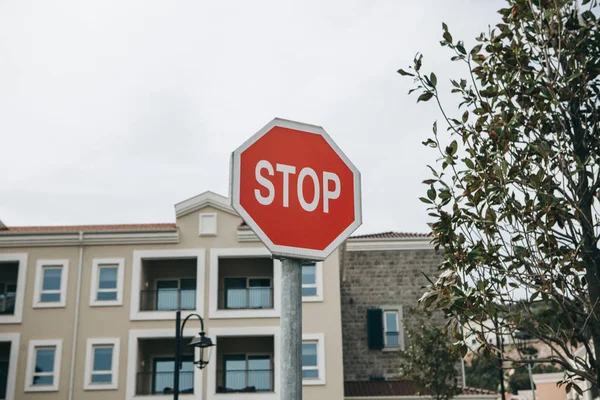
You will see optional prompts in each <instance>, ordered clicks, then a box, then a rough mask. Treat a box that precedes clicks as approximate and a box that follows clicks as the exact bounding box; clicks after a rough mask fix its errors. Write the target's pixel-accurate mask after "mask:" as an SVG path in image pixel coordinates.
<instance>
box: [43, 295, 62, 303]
mask: <svg viewBox="0 0 600 400" xmlns="http://www.w3.org/2000/svg"><path fill="white" fill-rule="evenodd" d="M40 301H41V302H42V303H53V302H56V301H60V293H42V295H41V296H40Z"/></svg>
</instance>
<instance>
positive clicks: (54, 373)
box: [25, 340, 62, 392]
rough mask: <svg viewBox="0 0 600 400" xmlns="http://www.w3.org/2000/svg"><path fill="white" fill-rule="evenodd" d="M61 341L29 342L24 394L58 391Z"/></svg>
mask: <svg viewBox="0 0 600 400" xmlns="http://www.w3.org/2000/svg"><path fill="white" fill-rule="evenodd" d="M61 353H62V340H30V341H29V353H28V355H27V372H26V378H25V391H26V392H51V391H57V390H58V383H59V380H60V364H61Z"/></svg>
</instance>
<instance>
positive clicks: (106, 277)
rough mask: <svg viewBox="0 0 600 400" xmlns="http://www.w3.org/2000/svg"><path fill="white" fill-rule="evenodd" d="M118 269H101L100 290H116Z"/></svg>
mask: <svg viewBox="0 0 600 400" xmlns="http://www.w3.org/2000/svg"><path fill="white" fill-rule="evenodd" d="M118 270H119V268H118V267H100V273H99V275H100V276H99V279H98V280H99V282H98V288H99V289H116V288H117V272H118Z"/></svg>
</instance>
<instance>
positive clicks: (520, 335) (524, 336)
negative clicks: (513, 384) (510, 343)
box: [515, 332, 537, 400]
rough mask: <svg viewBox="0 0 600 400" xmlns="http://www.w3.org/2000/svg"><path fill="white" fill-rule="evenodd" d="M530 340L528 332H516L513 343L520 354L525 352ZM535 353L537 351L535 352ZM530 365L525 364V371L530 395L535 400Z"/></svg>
mask: <svg viewBox="0 0 600 400" xmlns="http://www.w3.org/2000/svg"><path fill="white" fill-rule="evenodd" d="M531 339H532V336H531V334H530V333H528V332H516V333H515V342H516V345H517V349H518V350H519V352H520V353H523V352H524V351H525V350H527V348H528V347H527V342H528V341H529V340H531ZM536 353H537V351H536ZM529 354H534V353H529ZM531 364H532V363H530V362H528V363H527V371H528V372H529V386H530V387H531V393H532V394H533V400H536V398H535V387H534V386H533V372H532V370H531Z"/></svg>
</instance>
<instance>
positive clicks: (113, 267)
mask: <svg viewBox="0 0 600 400" xmlns="http://www.w3.org/2000/svg"><path fill="white" fill-rule="evenodd" d="M124 264H125V260H124V259H123V258H104V259H94V261H93V263H92V286H91V288H92V290H90V305H91V306H120V305H122V304H123V268H124V267H123V266H124Z"/></svg>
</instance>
